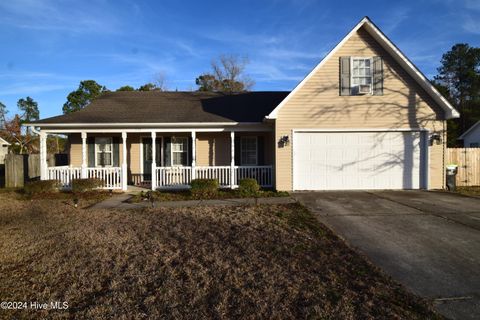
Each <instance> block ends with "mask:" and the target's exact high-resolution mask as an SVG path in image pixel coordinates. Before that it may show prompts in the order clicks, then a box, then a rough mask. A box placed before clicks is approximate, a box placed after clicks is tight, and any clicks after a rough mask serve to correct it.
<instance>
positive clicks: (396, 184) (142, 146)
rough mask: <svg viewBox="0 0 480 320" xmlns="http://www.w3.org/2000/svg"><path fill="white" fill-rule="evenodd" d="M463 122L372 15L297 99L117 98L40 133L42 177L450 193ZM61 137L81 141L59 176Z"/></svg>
mask: <svg viewBox="0 0 480 320" xmlns="http://www.w3.org/2000/svg"><path fill="white" fill-rule="evenodd" d="M456 117H458V113H457V111H456V110H455V109H454V108H453V107H452V106H451V105H450V104H449V103H448V101H447V100H446V99H445V98H444V97H442V96H441V95H440V94H439V93H438V91H437V90H435V88H434V87H433V86H432V85H431V84H430V82H429V81H428V79H426V78H425V76H424V75H423V74H422V73H421V72H420V71H419V70H418V69H417V68H416V67H415V66H414V65H413V64H412V63H411V62H410V61H409V60H408V59H407V58H406V57H405V56H404V55H403V54H402V53H401V52H400V51H399V49H398V48H397V47H396V46H395V45H394V44H393V43H392V42H391V41H390V40H389V39H388V38H387V37H386V36H385V35H384V34H383V33H382V32H381V31H380V30H379V29H378V28H377V27H376V26H375V25H374V24H373V23H372V22H371V21H370V20H369V19H368V18H364V19H362V21H360V23H358V24H357V25H356V26H355V28H353V30H351V31H350V33H349V34H348V35H347V36H346V37H345V38H344V39H343V40H342V41H341V42H340V43H339V44H338V45H337V46H336V47H335V48H334V49H333V50H332V51H331V52H330V53H329V54H328V55H327V56H326V57H325V58H324V59H323V60H322V61H321V62H320V63H319V64H318V65H317V66H316V67H315V68H314V69H313V70H312V71H311V72H310V73H309V74H308V75H307V76H306V78H305V79H304V80H302V81H301V82H300V84H298V86H297V87H296V88H295V89H294V90H293V91H292V92H289V93H288V92H248V93H238V94H231V95H228V94H220V93H202V92H112V93H107V94H105V95H103V96H102V97H100V98H98V99H96V100H95V101H94V102H93V103H92V104H91V105H89V106H87V107H86V108H85V109H84V110H81V111H78V112H76V113H72V114H68V115H63V116H58V117H53V118H48V119H43V120H40V121H37V122H35V123H33V124H31V125H35V126H36V127H39V128H40V130H41V132H40V137H41V139H40V140H41V146H42V147H41V159H42V160H41V161H42V179H59V180H61V181H63V183H64V184H65V185H66V186H68V184H69V181H70V179H72V178H75V177H104V180H106V182H105V186H104V187H105V188H123V189H126V186H127V183H133V184H148V185H150V186H151V187H152V188H168V187H182V186H186V185H188V183H189V182H190V181H191V179H194V178H216V179H219V181H220V184H221V185H222V186H224V187H235V186H236V185H237V184H238V181H239V180H240V179H242V178H247V177H251V178H255V179H257V180H258V181H259V183H260V184H262V185H263V186H267V187H268V186H272V187H274V188H276V189H279V190H341V189H420V188H425V189H429V188H436V189H437V188H438V189H439V188H444V185H445V177H444V169H445V158H444V155H445V148H446V120H447V119H451V118H456ZM49 133H62V134H67V135H68V136H69V140H70V166H69V167H51V168H47V165H46V160H45V159H46V154H45V152H46V135H47V134H49ZM152 141H155V143H153V144H152ZM152 173H154V174H152Z"/></svg>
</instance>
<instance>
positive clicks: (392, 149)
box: [293, 131, 424, 190]
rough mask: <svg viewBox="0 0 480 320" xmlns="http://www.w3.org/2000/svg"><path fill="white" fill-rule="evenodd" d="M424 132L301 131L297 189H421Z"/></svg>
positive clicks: (295, 155) (297, 149) (298, 134)
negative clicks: (422, 137)
mask: <svg viewBox="0 0 480 320" xmlns="http://www.w3.org/2000/svg"><path fill="white" fill-rule="evenodd" d="M421 136H422V134H421V133H420V132H418V131H417V132H413V131H408V132H392V131H390V132H296V133H295V134H294V138H293V188H294V190H355V189H419V188H420V186H421V183H422V184H423V181H422V182H421V180H423V179H421V173H422V172H421V171H423V170H420V168H421V165H420V162H421V157H422V158H423V157H424V156H423V153H422V152H421V145H422V144H421V140H423V139H421ZM422 187H423V186H422Z"/></svg>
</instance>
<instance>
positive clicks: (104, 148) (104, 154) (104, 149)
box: [95, 137, 113, 167]
mask: <svg viewBox="0 0 480 320" xmlns="http://www.w3.org/2000/svg"><path fill="white" fill-rule="evenodd" d="M112 164H113V144H112V138H111V137H96V138H95V166H96V167H111V166H112Z"/></svg>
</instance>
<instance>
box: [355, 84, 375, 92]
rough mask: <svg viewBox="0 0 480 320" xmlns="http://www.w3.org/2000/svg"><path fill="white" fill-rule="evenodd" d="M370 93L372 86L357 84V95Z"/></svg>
mask: <svg viewBox="0 0 480 320" xmlns="http://www.w3.org/2000/svg"><path fill="white" fill-rule="evenodd" d="M371 92H372V85H370V84H359V85H358V94H369V93H371Z"/></svg>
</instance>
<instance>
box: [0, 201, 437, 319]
mask: <svg viewBox="0 0 480 320" xmlns="http://www.w3.org/2000/svg"><path fill="white" fill-rule="evenodd" d="M7 196H8V194H0V261H2V263H1V264H0V296H1V298H2V300H4V301H24V300H27V301H40V302H48V301H67V302H68V304H69V309H68V310H66V311H62V310H46V311H33V310H2V311H1V312H2V315H4V317H5V318H15V319H27V318H33V317H35V318H105V319H108V318H110V319H111V318H114V319H143V318H162V319H163V318H167V319H170V318H171V319H173V318H186V319H198V318H229V319H230V318H259V319H271V318H275V319H276V318H282V319H284V318H291V319H305V318H313V319H392V318H393V319H427V318H428V319H437V318H438V319H439V318H440V317H439V316H438V315H437V314H436V313H434V312H433V311H432V310H431V308H430V306H429V305H428V304H426V303H425V302H424V301H423V300H421V299H419V298H418V297H416V296H414V295H412V294H410V293H408V292H406V291H405V290H404V289H403V288H402V287H401V286H400V285H399V284H397V283H396V282H394V281H392V280H391V279H390V278H388V277H386V276H385V275H384V274H382V273H381V272H380V271H379V270H378V269H377V268H375V267H373V266H372V265H371V264H370V263H369V262H368V261H366V260H365V259H364V258H363V257H362V256H360V255H358V254H357V253H355V252H354V251H353V250H352V249H350V248H349V247H348V246H346V245H345V243H344V242H342V241H341V240H340V239H339V238H338V237H336V236H335V235H334V234H333V233H331V232H330V231H329V230H328V229H327V228H325V227H324V226H323V225H321V224H320V223H319V222H317V221H316V220H315V219H314V217H313V216H312V215H311V214H310V213H309V212H308V211H307V210H305V209H304V208H303V207H301V206H299V205H297V204H290V205H259V206H246V207H215V208H208V207H197V208H178V209H172V208H148V209H142V210H132V211H118V212H116V211H113V210H93V209H92V210H75V209H73V208H72V207H71V206H68V205H66V204H64V203H63V202H62V201H53V200H48V201H33V202H30V201H20V200H15V199H11V198H7Z"/></svg>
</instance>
